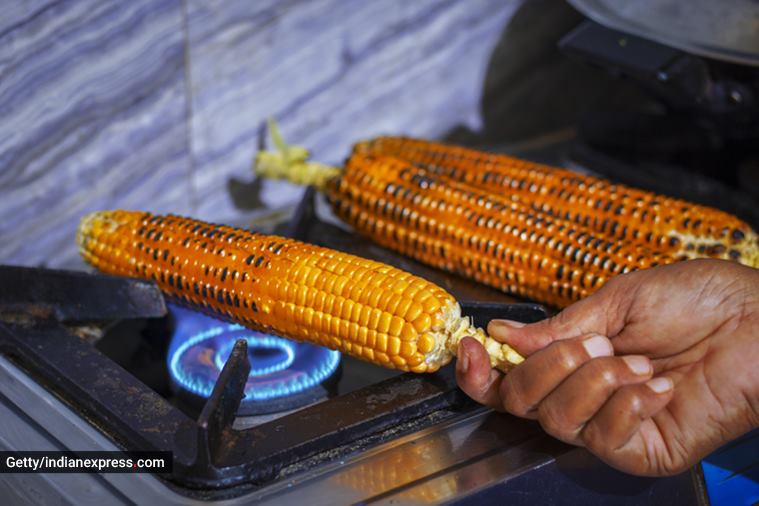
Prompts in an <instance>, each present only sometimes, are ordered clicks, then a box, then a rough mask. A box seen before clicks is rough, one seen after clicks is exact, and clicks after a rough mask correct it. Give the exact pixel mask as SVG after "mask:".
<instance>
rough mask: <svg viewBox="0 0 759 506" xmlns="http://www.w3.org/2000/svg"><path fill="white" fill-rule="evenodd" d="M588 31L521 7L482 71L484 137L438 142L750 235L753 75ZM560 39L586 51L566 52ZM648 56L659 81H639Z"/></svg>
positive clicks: (756, 182)
mask: <svg viewBox="0 0 759 506" xmlns="http://www.w3.org/2000/svg"><path fill="white" fill-rule="evenodd" d="M587 25H588V23H587V20H586V18H585V17H584V16H582V15H581V14H580V13H578V12H577V11H575V10H574V9H573V8H572V7H571V6H570V5H569V4H568V3H566V2H554V1H551V0H530V1H526V2H524V3H523V4H522V5H521V7H520V8H519V9H518V10H517V12H516V13H515V14H514V16H513V17H512V18H511V20H510V21H509V22H508V24H507V25H506V26H505V27H504V31H503V33H502V36H501V38H500V40H499V41H498V43H497V44H496V46H495V48H494V50H493V53H492V56H491V58H490V60H489V64H488V68H487V71H486V76H485V80H484V84H483V89H482V97H481V112H482V121H483V127H482V129H481V131H478V132H474V131H471V130H469V129H467V128H463V127H457V128H454V129H452V130H451V131H449V132H448V133H447V134H446V135H445V136H444V140H446V141H448V142H451V143H455V144H461V145H465V146H469V147H474V148H480V149H487V150H494V151H502V152H507V153H509V154H513V155H516V156H521V157H524V158H528V159H532V160H535V161H538V162H543V163H548V164H555V165H561V166H571V167H573V168H580V169H584V170H587V171H589V172H591V173H596V174H599V175H602V176H605V177H608V178H610V179H613V180H615V181H618V182H621V183H625V184H628V185H631V186H636V187H640V188H644V189H647V190H650V191H654V192H657V193H662V194H666V195H670V196H674V197H678V198H683V199H686V200H689V201H692V202H697V203H700V204H704V205H709V206H712V207H717V208H720V209H723V210H725V211H728V212H731V213H733V214H735V215H737V216H739V217H741V218H742V219H744V220H746V221H747V222H749V223H751V224H752V225H753V226H754V228H759V120H758V119H757V118H759V112H757V111H758V110H757V102H759V98H758V97H759V71H757V69H753V68H749V67H741V66H739V65H733V64H727V63H724V62H717V61H714V60H707V59H704V58H701V57H697V56H693V55H689V54H687V53H683V52H681V51H678V50H674V49H672V48H667V47H665V46H661V45H657V44H656V43H652V42H650V41H646V40H644V39H638V38H636V37H633V36H629V35H627V34H622V33H621V32H614V31H613V30H609V29H606V28H604V27H601V26H600V25H595V27H588V26H587ZM578 27H579V28H578ZM586 28H589V29H588V30H585V29H586ZM585 32H590V34H592V35H593V37H595V38H593V37H589V34H588V33H585ZM568 34H572V35H573V36H574V39H573V40H574V41H578V40H579V42H578V43H577V46H579V47H580V48H581V49H583V50H584V51H577V48H576V47H575V48H572V47H570V48H569V49H568V48H567V47H566V46H567V44H566V43H565V42H562V39H565V37H567V36H568ZM578 34H579V35H583V36H584V38H580V37H579V35H578ZM570 38H571V37H570ZM628 43H629V44H628ZM633 43H634V44H633ZM560 45H563V46H564V47H563V50H562V49H560ZM652 56H658V57H662V58H663V59H662V62H666V64H667V65H668V67H663V68H665V69H666V71H667V72H668V73H669V74H667V75H665V76H664V77H665V78H663V79H657V78H656V77H657V75H658V74H657V73H656V72H653V71H652V69H651V68H645V70H647V71H649V74H645V73H643V72H640V70H641V69H640V67H646V66H648V67H652V65H653V62H654V61H655V59H654V58H653V57H652ZM614 58H617V60H616V61H615V60H614ZM626 59H627V60H626ZM636 65H637V67H636ZM636 71H638V73H637V74H636ZM660 81H661V82H660Z"/></svg>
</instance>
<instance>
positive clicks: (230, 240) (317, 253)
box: [77, 211, 522, 372]
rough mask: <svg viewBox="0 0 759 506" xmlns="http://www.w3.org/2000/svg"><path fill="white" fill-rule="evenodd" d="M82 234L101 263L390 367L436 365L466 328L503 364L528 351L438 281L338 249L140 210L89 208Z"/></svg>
mask: <svg viewBox="0 0 759 506" xmlns="http://www.w3.org/2000/svg"><path fill="white" fill-rule="evenodd" d="M77 242H78V244H79V249H80V252H81V254H82V256H83V257H84V258H85V260H86V261H87V262H89V263H90V264H92V265H93V266H95V267H97V268H98V269H100V270H101V271H104V272H107V273H111V274H119V275H125V276H135V277H142V278H145V279H152V280H153V281H155V282H156V283H157V284H158V285H159V286H160V287H161V289H162V290H163V291H164V292H165V293H166V295H167V296H169V297H170V298H172V299H174V300H176V301H178V302H180V303H183V304H185V305H188V306H191V307H196V308H200V309H201V310H204V311H205V312H208V313H210V314H212V315H214V316H217V317H221V318H224V319H227V320H230V321H234V322H237V323H240V324H242V325H245V326H248V327H251V328H254V329H258V330H261V331H265V332H271V333H275V334H278V335H281V336H284V337H289V338H292V339H296V340H300V341H308V342H311V343H314V344H318V345H322V346H327V347H329V348H332V349H337V350H340V351H342V352H344V353H348V354H350V355H353V356H355V357H358V358H362V359H364V360H368V361H371V362H374V363H376V364H379V365H383V366H385V367H389V368H395V369H401V370H404V371H414V372H434V371H436V370H437V369H438V368H440V367H441V366H442V365H445V364H446V363H448V362H449V361H450V360H451V358H452V356H453V355H454V354H455V352H456V348H457V346H458V341H459V340H460V339H461V338H462V337H464V336H473V337H475V339H477V340H478V341H480V342H481V343H483V344H484V345H485V348H486V349H487V350H488V352H489V353H490V355H491V363H492V365H493V366H494V367H498V368H500V369H502V370H506V369H507V368H508V367H509V366H510V365H513V364H517V363H519V362H520V361H521V360H522V357H520V356H519V354H517V353H516V352H515V351H514V350H512V349H511V348H509V347H508V346H507V345H504V344H501V343H498V342H496V341H494V340H492V339H491V338H489V337H487V336H486V335H485V334H484V332H483V331H482V330H481V329H478V328H475V327H473V326H472V325H471V323H470V321H469V319H467V318H464V317H462V316H461V309H460V306H459V305H458V303H457V302H456V300H455V299H454V298H453V297H452V296H451V295H450V294H449V293H447V292H446V291H445V290H443V289H442V288H440V287H439V286H436V285H435V284H433V283H430V282H429V281H426V280H424V279H421V278H419V277H416V276H413V275H411V274H409V273H408V272H404V271H401V270H400V269H396V268H394V267H391V266H388V265H385V264H382V263H379V262H374V261H371V260H366V259H363V258H359V257H355V256H352V255H348V254H345V253H341V252H338V251H333V250H329V249H326V248H320V247H317V246H312V245H309V244H305V243H301V242H298V241H295V240H291V239H284V238H281V237H274V236H266V235H262V234H257V233H254V232H249V231H246V230H241V229H236V228H232V227H227V226H222V225H213V224H209V223H204V222H201V221H197V220H192V219H188V218H182V217H178V216H154V215H152V214H150V213H143V212H134V211H103V212H97V213H93V214H90V215H87V216H86V217H84V218H83V219H82V221H81V223H80V225H79V229H78V232H77Z"/></svg>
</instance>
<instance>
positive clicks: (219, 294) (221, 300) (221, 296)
mask: <svg viewBox="0 0 759 506" xmlns="http://www.w3.org/2000/svg"><path fill="white" fill-rule="evenodd" d="M224 292H226V290H224V289H223V288H222V289H221V290H219V291H218V292H217V294H216V300H217V301H218V302H219V304H224Z"/></svg>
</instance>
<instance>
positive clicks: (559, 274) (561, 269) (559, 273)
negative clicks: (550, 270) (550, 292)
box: [556, 264, 564, 281]
mask: <svg viewBox="0 0 759 506" xmlns="http://www.w3.org/2000/svg"><path fill="white" fill-rule="evenodd" d="M563 276H564V265H563V264H562V265H559V268H558V269H556V279H557V280H559V281H561V278H562V277H563Z"/></svg>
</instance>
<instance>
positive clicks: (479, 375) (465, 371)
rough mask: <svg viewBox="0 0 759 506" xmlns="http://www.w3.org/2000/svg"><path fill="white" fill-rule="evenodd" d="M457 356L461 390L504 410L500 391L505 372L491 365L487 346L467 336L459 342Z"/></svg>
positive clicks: (491, 406) (475, 398) (480, 401)
mask: <svg viewBox="0 0 759 506" xmlns="http://www.w3.org/2000/svg"><path fill="white" fill-rule="evenodd" d="M457 356H458V358H457V360H456V381H457V382H458V384H459V387H460V388H461V390H463V391H464V393H465V394H467V395H468V396H469V397H471V398H472V399H474V400H475V401H477V402H479V403H480V404H483V405H485V406H488V407H490V408H493V409H496V410H498V411H503V403H501V400H500V396H499V393H498V391H499V387H500V384H501V380H502V379H503V374H501V373H500V372H498V371H496V370H495V369H492V368H491V367H490V357H489V356H488V353H487V351H485V348H484V347H483V346H482V345H481V344H480V343H478V342H477V341H475V340H474V339H472V338H471V337H465V338H464V339H462V340H461V342H460V343H459V349H458V353H457Z"/></svg>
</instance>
